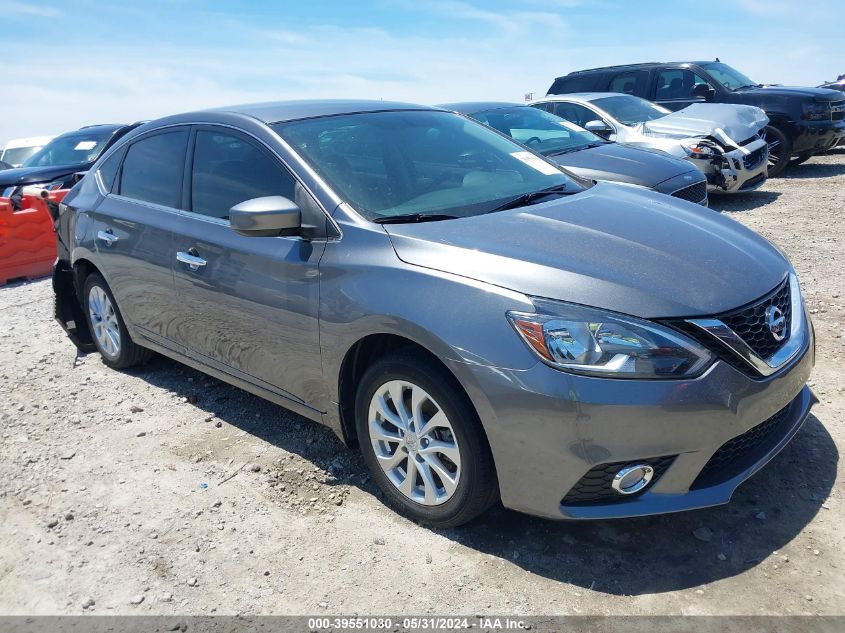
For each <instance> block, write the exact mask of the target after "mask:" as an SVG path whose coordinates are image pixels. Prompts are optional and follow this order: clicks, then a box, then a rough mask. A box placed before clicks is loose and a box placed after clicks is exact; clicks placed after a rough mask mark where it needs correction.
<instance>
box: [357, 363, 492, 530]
mask: <svg viewBox="0 0 845 633" xmlns="http://www.w3.org/2000/svg"><path fill="white" fill-rule="evenodd" d="M445 371H446V370H444V368H443V367H442V366H440V365H438V364H437V363H436V362H434V361H432V360H431V359H428V358H425V357H423V356H422V355H419V354H415V353H414V352H413V350H408V351H399V352H396V353H394V354H391V355H389V356H386V357H384V358H381V359H379V360H377V361H376V362H375V363H374V364H373V365H372V366H371V367H370V368H369V369H368V370H367V371H366V372H365V374H364V376H363V377H362V378H361V381H360V383H359V386H358V390H357V394H356V399H355V424H356V430H357V433H358V441H359V444H360V446H361V452H362V454H363V457H364V462H365V463H366V464H367V467H368V468H369V470H370V473H371V474H372V476H373V479H374V481H375V482H376V483H377V484H378V486H379V488H381V490H382V492H384V495H385V498H386V502H387V504H388V505H389V506H390V507H392V508H393V509H394V510H396V511H397V512H399V513H400V514H402V515H404V516H406V517H408V518H410V519H412V520H413V521H416V522H418V523H422V524H424V525H429V526H432V527H437V528H450V527H456V526H458V525H462V524H464V523H467V522H469V521H471V520H472V519H474V518H475V517H477V516H478V515H480V514H481V513H482V512H484V511H485V510H487V509H488V508H489V507H490V506H491V505H493V504H494V503H495V502H496V500H497V499H498V497H499V487H498V483H497V480H496V471H495V468H494V465H493V457H492V454H491V453H490V447H489V445H488V443H487V437H486V435H485V434H484V430H483V428H482V426H481V422H480V420H479V419H478V415H477V414H476V412H475V410H474V408H473V407H472V404H471V403H470V401H469V399H468V398H467V396H466V394H465V393H464V392H463V390H462V389H461V388H460V386H459V385H458V384H457V383H456V382H455V380H454V378H453V376H451V375H448V376H446V375H444V372H445ZM395 401H396V402H398V403H399V404H398V405H397V404H396V402H395ZM377 453H378V456H377Z"/></svg>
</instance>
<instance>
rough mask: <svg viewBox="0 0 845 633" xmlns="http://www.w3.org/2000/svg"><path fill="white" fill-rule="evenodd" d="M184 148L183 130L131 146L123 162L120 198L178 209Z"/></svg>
mask: <svg viewBox="0 0 845 633" xmlns="http://www.w3.org/2000/svg"><path fill="white" fill-rule="evenodd" d="M187 144H188V132H187V131H186V130H175V131H173V132H162V133H161V134H156V135H155V136H148V137H146V138H143V139H141V140H140V141H136V142H135V143H133V144H132V145H131V146H130V147H129V150H128V151H127V152H126V159H125V160H124V161H123V170H122V171H121V177H120V195H122V196H125V197H127V198H132V199H134V200H140V201H142V202H151V203H153V204H160V205H162V206H165V207H172V208H179V207H180V206H181V199H182V174H183V171H184V166H185V148H186V147H187Z"/></svg>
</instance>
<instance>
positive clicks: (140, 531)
mask: <svg viewBox="0 0 845 633" xmlns="http://www.w3.org/2000/svg"><path fill="white" fill-rule="evenodd" d="M711 206H712V207H714V208H716V209H719V210H722V211H724V212H726V213H728V214H730V215H731V216H732V217H734V218H735V219H737V220H739V221H740V222H743V223H745V224H747V225H749V226H751V227H752V228H754V229H756V230H758V231H760V232H761V233H762V234H763V235H765V236H766V237H768V238H770V239H771V240H773V241H774V242H775V243H776V244H778V245H779V246H781V247H782V248H783V249H784V251H785V252H786V253H787V254H788V255H789V256H790V258H791V259H792V261H793V263H794V265H795V267H796V268H797V270H798V272H799V274H800V275H801V279H802V282H803V285H804V289H805V296H806V298H807V302H808V306H809V308H810V309H811V312H812V313H813V318H814V321H815V326H816V332H817V337H818V342H817V346H818V357H817V365H816V369H815V372H814V375H813V379H812V384H813V387H814V389H815V390H816V393H817V395H818V396H819V398H820V400H821V402H820V404H819V405H818V406H817V407H816V408H815V409H814V415H813V416H811V417H810V419H809V420H808V422H807V424H806V425H805V427H804V429H803V430H802V431H801V433H800V434H799V435H798V436H797V437H796V439H795V440H794V441H793V443H792V444H791V445H790V446H789V447H787V449H785V450H784V452H783V453H782V454H781V455H780V456H778V457H777V458H776V459H775V460H774V461H773V462H772V463H771V464H770V465H769V466H768V467H767V468H766V469H765V470H764V471H763V472H762V473H760V474H758V475H757V476H756V477H754V478H753V479H752V480H751V481H749V482H747V483H746V484H745V485H744V486H743V487H742V488H740V490H739V491H738V492H737V494H736V496H735V498H734V501H733V503H732V504H730V505H728V506H722V507H718V508H714V509H710V510H704V511H699V512H693V513H686V514H681V515H673V516H663V517H657V518H650V519H638V520H631V521H618V522H599V523H590V524H574V523H553V522H547V521H543V520H539V519H533V518H530V517H527V516H522V515H519V514H516V513H511V512H506V511H504V510H494V511H492V512H491V513H489V514H487V515H485V516H484V517H482V519H481V520H479V521H477V522H475V523H474V524H472V525H471V526H469V527H467V528H464V529H460V530H449V531H443V532H434V531H431V530H428V529H425V528H421V527H418V526H416V525H415V524H413V523H411V522H409V521H406V520H405V519H402V518H400V517H399V516H397V515H395V514H393V513H392V512H391V511H390V510H388V509H387V508H386V507H384V506H383V505H382V504H381V503H380V502H379V500H378V499H377V498H376V497H375V495H376V489H375V487H374V486H373V485H372V484H371V483H370V482H368V480H367V476H366V472H365V469H364V467H363V464H362V462H361V460H360V459H359V458H358V457H357V454H356V453H353V452H350V451H347V450H345V449H344V448H343V447H342V446H341V444H340V443H339V442H338V441H337V440H336V439H335V438H334V436H333V435H332V434H331V433H330V432H329V431H328V430H327V429H323V428H322V427H319V426H318V425H316V424H313V423H311V422H309V421H307V420H304V419H303V418H300V417H298V416H295V415H293V414H290V413H287V412H286V411H284V410H282V409H280V408H278V407H276V406H274V405H272V404H270V403H267V402H265V401H263V400H261V399H259V398H256V397H253V396H250V395H248V394H246V393H245V392H242V391H240V390H238V389H235V388H233V387H230V386H228V385H225V384H223V383H221V382H219V381H216V380H214V379H211V378H208V377H206V376H204V375H202V374H200V373H198V372H195V371H193V370H190V369H188V368H186V367H183V366H181V365H179V364H177V363H174V362H171V361H168V360H165V359H161V358H158V359H155V360H154V361H153V362H151V363H150V364H149V365H147V366H145V367H143V368H142V369H141V370H139V371H133V372H129V373H119V372H114V371H112V370H109V369H107V368H106V367H105V366H104V365H103V364H102V362H101V361H100V359H99V357H98V356H97V355H89V356H87V357H85V358H82V359H80V360H79V361H78V362H75V360H74V358H75V353H74V348H73V347H72V345H71V343H70V342H69V341H68V340H67V339H66V337H65V336H64V334H63V332H62V331H61V330H60V328H59V327H58V325H56V324H55V323H54V322H53V321H52V316H51V311H52V297H51V290H50V285H49V282H48V281H39V282H36V283H32V284H23V285H17V286H11V287H6V288H0V314H2V316H0V381H2V385H3V388H2V390H0V423H2V443H0V478H2V484H0V518H2V521H0V539H2V542H3V546H2V547H0V611H2V612H3V613H6V614H12V613H20V614H23V613H26V614H47V613H80V612H90V613H98V614H115V613H139V614H152V613H162V614H172V613H180V614H185V613H192V614H200V613H212V612H214V613H220V614H223V613H227V614H228V613H244V614H247V613H250V614H251V613H314V614H319V613H347V614H351V613H361V614H379V613H381V614H389V613H420V614H421V613H437V614H448V613H463V614H468V615H472V614H476V613H513V614H544V613H548V614H558V613H567V614H602V613H608V614H609V613H619V614H623V613H642V614H658V613H660V614H662V613H673V614H675V613H686V614H704V613H707V614H711V613H732V614H760V613H768V614H784V613H822V614H832V613H841V612H842V605H843V604H845V589H844V588H845V572H844V571H843V569H845V553H843V545H845V542H843V541H845V533H843V531H842V529H841V526H842V523H843V521H845V504H843V493H842V487H843V486H842V484H843V479H844V478H845V475H844V474H843V467H842V466H841V464H840V460H839V450H840V448H841V447H843V446H845V379H843V376H842V373H841V363H842V361H843V360H845V338H843V332H844V331H845V296H843V295H845V280H843V278H842V272H841V266H842V263H843V254H845V237H844V236H843V231H842V229H841V227H842V225H843V222H845V151H843V150H839V151H838V152H835V153H832V154H829V155H827V156H823V157H817V158H814V159H812V160H810V161H809V162H808V163H805V164H804V165H801V166H798V167H795V168H794V169H792V170H791V171H789V172H787V177H785V178H778V179H774V180H771V181H769V182H768V183H767V184H766V185H765V186H764V188H763V189H762V190H760V191H757V192H755V193H752V194H747V195H740V196H736V197H731V198H727V197H715V196H714V197H712V198H711ZM204 484H206V485H207V487H205V488H204V487H203V485H204ZM91 600H92V601H93V604H90V605H89V606H87V607H85V606H84V605H86V604H88V603H89V602H90V601H91Z"/></svg>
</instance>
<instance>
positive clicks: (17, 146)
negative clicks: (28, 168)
mask: <svg viewBox="0 0 845 633" xmlns="http://www.w3.org/2000/svg"><path fill="white" fill-rule="evenodd" d="M52 140H53V137H52V136H31V137H29V138H16V139H13V140H11V141H9V142H8V143H6V147H5V148H3V153H2V154H0V161H3V162H4V163H9V164H10V165H11V166H12V167H20V166H21V165H23V164H24V162H26V159H27V158H29V157H30V156H32V155H33V154H34V153H35V152H37V151H38V150H40V149H41V148H42V147H44V146H45V145H46V144H47V143H49V142H50V141H52Z"/></svg>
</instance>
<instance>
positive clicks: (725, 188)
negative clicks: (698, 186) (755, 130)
mask: <svg viewBox="0 0 845 633" xmlns="http://www.w3.org/2000/svg"><path fill="white" fill-rule="evenodd" d="M688 160H689V161H690V162H691V163H693V164H694V165H696V166H697V167H698V168H699V169H700V170H701V171H702V172H704V175H705V176H706V177H707V185H708V189H709V191H711V192H713V193H739V192H746V191H753V190H754V189H757V188H758V187H760V186H761V185H762V184H763V183H764V182H766V179H767V178H768V169H769V150H768V147H767V145H766V142H765V141H764V140H762V139H757V140H756V141H753V142H752V143H748V144H747V145H745V146H743V147H739V148H737V149H734V150H732V151H730V152H724V153H723V154H722V156H721V157H720V158H718V159H716V160H703V159H695V158H690V159H688Z"/></svg>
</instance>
